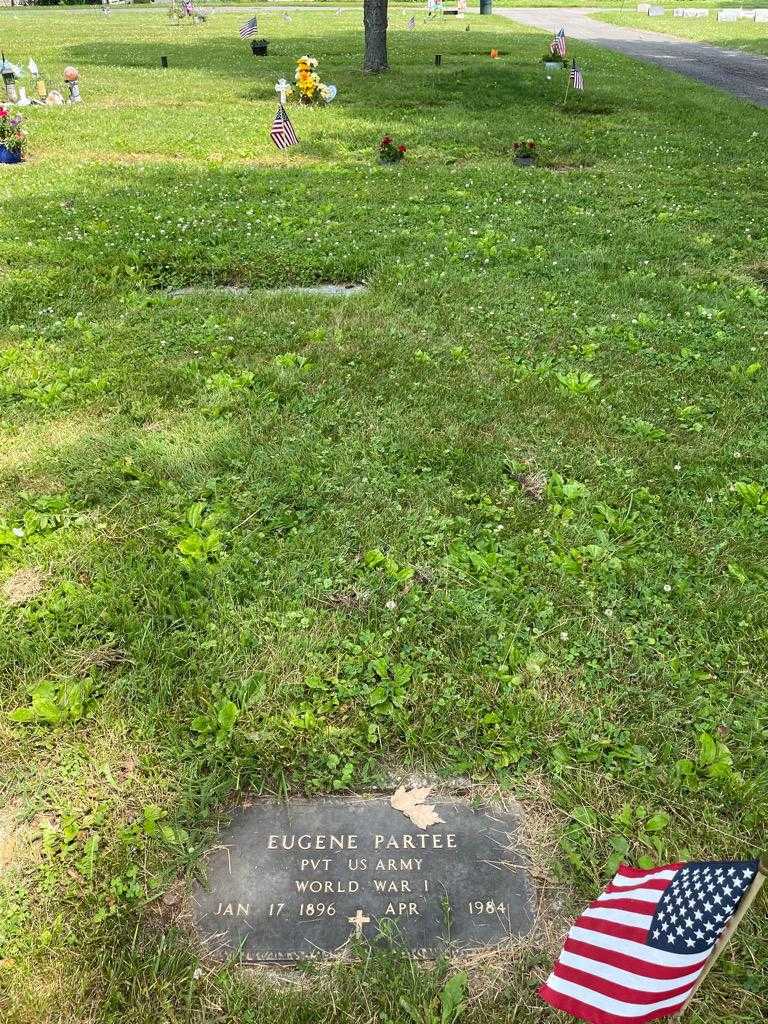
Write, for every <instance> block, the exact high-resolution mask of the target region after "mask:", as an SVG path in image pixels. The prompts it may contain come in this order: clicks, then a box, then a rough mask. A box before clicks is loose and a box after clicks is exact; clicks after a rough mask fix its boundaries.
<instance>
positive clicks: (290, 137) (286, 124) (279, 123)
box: [269, 103, 299, 149]
mask: <svg viewBox="0 0 768 1024" xmlns="http://www.w3.org/2000/svg"><path fill="white" fill-rule="evenodd" d="M269 137H270V138H271V139H272V141H273V142H274V144H275V145H276V146H277V148H278V149H288V147H289V146H295V145H296V143H297V142H298V141H299V140H298V139H297V138H296V132H295V131H294V130H293V125H292V124H291V119H290V117H288V115H287V114H286V112H285V107H284V106H283V104H282V103H281V104H280V106H279V107H278V108H277V113H276V114H275V119H274V121H273V122H272V130H271V131H270V133H269Z"/></svg>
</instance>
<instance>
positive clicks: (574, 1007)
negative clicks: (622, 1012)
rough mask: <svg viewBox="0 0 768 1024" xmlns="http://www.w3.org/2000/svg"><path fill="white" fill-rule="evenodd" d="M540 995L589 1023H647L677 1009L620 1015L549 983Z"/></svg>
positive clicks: (560, 1008)
mask: <svg viewBox="0 0 768 1024" xmlns="http://www.w3.org/2000/svg"><path fill="white" fill-rule="evenodd" d="M539 995H540V996H541V998H542V999H544V1000H546V1002H548V1003H549V1005H550V1006H554V1008H555V1009H556V1010H564V1011H565V1012H566V1013H570V1014H571V1015H572V1016H573V1017H578V1018H579V1019H580V1020H586V1021H589V1024H645V1022H646V1021H649V1020H658V1019H659V1017H671V1016H672V1015H673V1014H674V1013H675V1011H676V1009H677V1007H675V1006H667V1007H665V1008H663V1009H661V1010H651V1012H650V1013H643V1014H641V1015H640V1016H634V1017H620V1016H619V1015H618V1014H615V1013H608V1012H607V1011H606V1010H601V1009H600V1008H599V1007H597V1006H590V1004H589V1003H582V1002H581V1000H580V999H574V998H573V997H572V996H566V995H563V993H562V992H555V991H554V990H553V989H551V988H549V986H548V985H542V986H541V988H540V989H539ZM684 1002H685V1000H684V999H681V1000H680V1006H682V1005H683V1003H684Z"/></svg>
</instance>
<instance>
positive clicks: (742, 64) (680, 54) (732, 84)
mask: <svg viewBox="0 0 768 1024" xmlns="http://www.w3.org/2000/svg"><path fill="white" fill-rule="evenodd" d="M599 10H600V8H597V7H594V8H582V9H581V10H579V9H578V8H573V7H550V8H541V7H539V8H536V7H497V8H496V9H495V11H494V13H495V14H499V15H501V17H503V18H510V19H511V20H512V21H518V22H520V23H521V24H522V25H528V26H530V27H531V28H539V29H543V30H545V31H547V32H551V33H553V34H554V33H555V32H557V30H558V29H559V28H560V27H561V26H562V25H564V26H565V30H566V35H568V36H570V37H571V38H572V39H580V40H582V41H583V42H585V43H594V44H595V45H596V46H604V47H605V48H606V49H607V50H614V51H616V52H617V53H623V54H626V56H628V57H634V58H635V59H636V60H643V61H648V62H650V63H651V64H658V65H659V66H660V67H663V68H666V69H667V70H668V71H676V72H677V73H678V74H679V75H686V76H687V77H688V78H695V79H696V80H697V81H699V82H704V83H705V84H706V85H713V86H715V87H716V88H718V89H723V90H724V91H725V92H729V93H730V94H731V95H732V96H737V97H738V98H739V99H742V100H749V101H750V102H751V103H755V104H756V105H757V106H759V107H768V58H766V57H761V56H759V55H755V54H750V53H744V52H743V51H741V50H725V49H723V48H722V47H720V46H709V45H707V44H706V43H692V42H689V41H688V40H683V39H678V38H676V37H675V36H668V35H663V34H662V33H661V32H647V31H645V29H637V28H629V27H623V26H619V25H609V24H608V23H607V22H601V21H595V20H594V18H590V17H589V15H590V14H594V13H596V12H598V11H599Z"/></svg>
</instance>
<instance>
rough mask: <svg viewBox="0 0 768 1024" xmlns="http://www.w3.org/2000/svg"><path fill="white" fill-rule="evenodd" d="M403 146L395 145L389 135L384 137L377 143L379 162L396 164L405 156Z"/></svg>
mask: <svg viewBox="0 0 768 1024" xmlns="http://www.w3.org/2000/svg"><path fill="white" fill-rule="evenodd" d="M406 152H407V151H406V148H405V146H397V145H395V142H394V139H393V138H392V136H391V135H385V136H384V138H383V139H382V140H381V142H380V143H379V160H380V161H381V162H382V163H383V164H396V163H398V162H399V161H400V160H402V159H403V157H404V156H405V154H406Z"/></svg>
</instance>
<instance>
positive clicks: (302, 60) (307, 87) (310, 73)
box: [296, 54, 336, 105]
mask: <svg viewBox="0 0 768 1024" xmlns="http://www.w3.org/2000/svg"><path fill="white" fill-rule="evenodd" d="M317 68H318V61H317V59H316V58H315V57H308V56H306V54H305V55H304V56H303V57H299V59H298V60H297V61H296V85H297V87H298V90H299V102H300V103H304V104H307V105H311V104H327V103H331V102H332V100H333V99H334V98H335V96H336V86H335V85H326V84H325V83H324V82H321V81H320V75H319V74H318V71H317Z"/></svg>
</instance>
